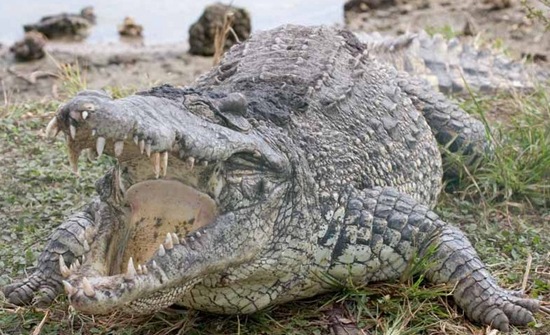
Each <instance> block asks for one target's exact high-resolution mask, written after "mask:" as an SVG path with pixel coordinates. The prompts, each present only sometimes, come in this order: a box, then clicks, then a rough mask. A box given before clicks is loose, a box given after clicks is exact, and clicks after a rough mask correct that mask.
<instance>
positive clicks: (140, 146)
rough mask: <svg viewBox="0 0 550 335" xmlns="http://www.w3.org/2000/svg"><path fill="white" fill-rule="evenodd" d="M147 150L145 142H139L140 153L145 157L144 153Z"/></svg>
mask: <svg viewBox="0 0 550 335" xmlns="http://www.w3.org/2000/svg"><path fill="white" fill-rule="evenodd" d="M144 150H145V140H141V141H139V152H140V153H141V154H142V155H143V151H144Z"/></svg>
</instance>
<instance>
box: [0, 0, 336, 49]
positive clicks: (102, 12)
mask: <svg viewBox="0 0 550 335" xmlns="http://www.w3.org/2000/svg"><path fill="white" fill-rule="evenodd" d="M214 2H215V1H204V0H179V1H178V0H58V1H52V0H50V1H47V0H46V1H45V0H19V1H17V0H0V43H5V44H11V43H13V42H14V41H16V40H19V39H21V38H22V36H23V25H24V24H27V23H34V22H37V21H38V20H39V19H40V18H41V17H42V16H45V15H50V14H58V13H62V12H67V13H79V12H80V9H82V8H83V7H85V6H89V5H91V6H93V7H94V12H95V13H96V15H97V25H95V26H93V28H92V29H91V30H90V35H89V36H88V38H87V39H86V41H87V42H88V43H93V44H101V43H110V42H118V41H119V36H118V31H117V26H118V25H119V24H121V23H122V21H123V19H124V17H126V16H131V17H133V18H134V19H135V20H136V22H137V23H139V24H141V25H143V27H144V38H145V39H144V41H145V43H146V44H149V45H151V44H164V43H173V42H181V41H187V37H188V30H189V26H190V25H191V24H192V23H194V22H195V21H196V20H197V19H198V18H199V16H200V15H201V14H202V12H203V10H204V8H205V7H206V6H207V5H208V4H211V3H214ZM343 2H344V0H316V1H308V0H276V1H273V0H234V1H233V5H234V6H237V7H244V8H246V9H247V10H248V12H249V13H250V15H251V18H252V30H265V29H269V28H273V27H276V26H279V25H281V24H284V23H296V24H304V25H314V24H329V25H330V24H335V23H341V22H342V21H343ZM224 3H228V2H224Z"/></svg>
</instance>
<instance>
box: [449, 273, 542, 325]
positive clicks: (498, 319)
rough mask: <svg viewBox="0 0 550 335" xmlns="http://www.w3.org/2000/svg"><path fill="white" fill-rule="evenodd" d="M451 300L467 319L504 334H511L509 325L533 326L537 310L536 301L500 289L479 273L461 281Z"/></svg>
mask: <svg viewBox="0 0 550 335" xmlns="http://www.w3.org/2000/svg"><path fill="white" fill-rule="evenodd" d="M454 297H455V300H456V302H457V303H458V305H459V306H461V307H462V308H463V309H464V311H465V312H466V315H467V316H468V318H470V319H471V320H473V321H476V322H480V323H482V324H486V325H490V326H491V327H493V328H495V329H498V330H500V331H503V332H508V331H510V325H514V326H525V325H527V324H528V323H530V322H533V321H534V320H535V319H534V317H533V313H535V312H537V311H538V310H539V308H540V302H539V301H538V300H534V299H528V298H523V297H520V296H519V295H518V292H511V291H507V290H504V289H502V288H500V287H499V286H498V285H497V284H496V283H494V281H493V280H492V279H490V278H488V277H487V276H486V275H484V274H481V271H476V272H474V273H473V274H472V275H470V276H469V277H467V278H464V279H463V280H461V281H460V282H459V284H458V285H457V287H456V290H455V292H454Z"/></svg>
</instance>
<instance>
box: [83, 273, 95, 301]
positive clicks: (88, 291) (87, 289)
mask: <svg viewBox="0 0 550 335" xmlns="http://www.w3.org/2000/svg"><path fill="white" fill-rule="evenodd" d="M82 289H83V290H84V294H85V295H86V296H87V297H89V298H93V297H94V296H95V290H94V288H93V287H92V284H90V282H89V281H88V278H86V277H82Z"/></svg>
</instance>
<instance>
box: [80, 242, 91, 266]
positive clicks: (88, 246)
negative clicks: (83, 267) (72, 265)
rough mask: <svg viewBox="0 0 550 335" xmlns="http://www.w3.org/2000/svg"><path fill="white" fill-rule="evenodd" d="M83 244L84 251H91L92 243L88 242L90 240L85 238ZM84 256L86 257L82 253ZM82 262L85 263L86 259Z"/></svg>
mask: <svg viewBox="0 0 550 335" xmlns="http://www.w3.org/2000/svg"><path fill="white" fill-rule="evenodd" d="M82 246H83V247H84V251H90V245H89V244H88V241H86V240H84V242H82ZM82 258H84V255H82ZM82 263H84V261H82Z"/></svg>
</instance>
